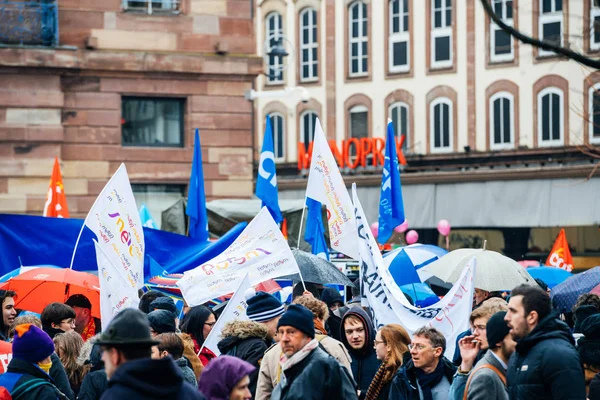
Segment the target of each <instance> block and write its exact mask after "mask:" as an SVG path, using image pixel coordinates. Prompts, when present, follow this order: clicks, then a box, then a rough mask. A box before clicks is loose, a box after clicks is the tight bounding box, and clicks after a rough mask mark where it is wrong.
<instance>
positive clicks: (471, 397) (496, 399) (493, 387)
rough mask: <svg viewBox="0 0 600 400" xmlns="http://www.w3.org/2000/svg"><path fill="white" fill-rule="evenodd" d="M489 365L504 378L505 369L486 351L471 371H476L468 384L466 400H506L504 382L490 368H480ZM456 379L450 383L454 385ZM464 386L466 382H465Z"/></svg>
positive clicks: (506, 394)
mask: <svg viewBox="0 0 600 400" xmlns="http://www.w3.org/2000/svg"><path fill="white" fill-rule="evenodd" d="M485 364H490V365H492V366H494V367H496V368H497V369H498V371H500V372H501V373H503V374H504V376H505V377H506V369H504V367H503V366H502V364H500V361H498V359H497V358H496V357H495V356H494V355H493V353H492V352H491V351H490V350H488V351H487V353H485V356H483V358H482V359H481V361H479V362H478V363H477V364H475V366H474V367H473V371H475V370H476V369H477V371H476V372H475V375H473V377H472V378H470V379H471V383H469V389H468V393H467V399H468V400H488V399H489V400H508V390H507V388H506V385H504V382H502V379H501V378H500V376H498V374H497V373H496V372H495V371H493V370H492V369H490V368H480V369H478V368H479V367H481V366H482V365H485ZM456 379H457V378H455V380H454V382H452V385H454V384H455V383H456ZM465 384H466V382H465ZM464 388H465V387H464V386H463V392H462V393H461V396H460V399H461V400H462V398H463V395H464Z"/></svg>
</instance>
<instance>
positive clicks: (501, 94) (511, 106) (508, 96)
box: [489, 92, 515, 150]
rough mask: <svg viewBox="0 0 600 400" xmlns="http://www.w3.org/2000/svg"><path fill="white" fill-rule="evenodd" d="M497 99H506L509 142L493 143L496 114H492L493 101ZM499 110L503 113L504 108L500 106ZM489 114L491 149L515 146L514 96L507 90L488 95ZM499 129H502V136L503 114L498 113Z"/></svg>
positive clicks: (508, 148) (504, 148)
mask: <svg viewBox="0 0 600 400" xmlns="http://www.w3.org/2000/svg"><path fill="white" fill-rule="evenodd" d="M499 99H508V112H509V113H510V115H509V124H510V127H509V128H510V142H509V143H495V142H494V137H495V132H494V119H495V118H496V115H495V114H494V102H495V101H496V100H499ZM500 112H502V113H504V112H505V110H504V108H503V107H500ZM489 113H490V114H489V115H490V149H491V150H510V149H514V148H515V98H514V96H513V95H512V94H511V93H509V92H498V93H496V94H494V95H493V96H492V97H490V104H489ZM500 126H501V128H500V130H501V131H502V132H501V133H502V135H501V136H504V134H503V133H504V129H503V128H504V115H500Z"/></svg>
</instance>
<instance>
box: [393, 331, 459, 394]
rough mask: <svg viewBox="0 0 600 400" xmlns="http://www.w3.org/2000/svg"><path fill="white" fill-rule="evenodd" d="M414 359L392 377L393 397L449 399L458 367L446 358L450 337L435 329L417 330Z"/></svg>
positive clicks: (414, 340) (412, 355)
mask: <svg viewBox="0 0 600 400" xmlns="http://www.w3.org/2000/svg"><path fill="white" fill-rule="evenodd" d="M409 349H410V355H411V359H410V360H409V361H408V362H407V363H406V364H405V365H404V366H403V367H402V369H401V370H400V372H399V373H397V374H396V376H395V377H394V379H393V380H392V385H391V388H390V395H389V398H390V399H407V400H447V399H449V393H450V385H451V384H452V380H453V376H454V372H455V371H456V367H455V366H454V365H452V363H451V362H450V361H449V360H448V359H446V357H444V351H445V350H446V338H445V337H444V335H443V334H442V333H441V332H440V331H438V330H437V329H435V328H431V327H422V328H420V329H418V330H416V331H415V332H414V333H413V339H412V343H411V344H410V345H409Z"/></svg>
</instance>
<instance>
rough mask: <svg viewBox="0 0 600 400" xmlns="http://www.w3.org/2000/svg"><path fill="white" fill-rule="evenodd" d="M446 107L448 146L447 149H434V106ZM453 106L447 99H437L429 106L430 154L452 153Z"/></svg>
mask: <svg viewBox="0 0 600 400" xmlns="http://www.w3.org/2000/svg"><path fill="white" fill-rule="evenodd" d="M439 104H447V105H448V107H449V108H448V119H449V121H448V128H449V129H450V132H449V140H450V142H449V144H448V146H447V147H435V106H437V105H439ZM453 107H454V104H453V102H452V100H450V99H449V98H448V97H438V98H436V99H435V100H433V101H432V102H431V103H430V104H429V139H430V141H429V143H430V146H429V147H430V149H429V150H430V151H431V153H436V154H437V153H452V152H453V149H454V108H453Z"/></svg>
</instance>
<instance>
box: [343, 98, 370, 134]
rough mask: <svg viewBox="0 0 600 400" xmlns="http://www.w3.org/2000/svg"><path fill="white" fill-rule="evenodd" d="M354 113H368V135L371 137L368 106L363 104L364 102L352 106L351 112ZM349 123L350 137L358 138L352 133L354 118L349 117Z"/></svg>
mask: <svg viewBox="0 0 600 400" xmlns="http://www.w3.org/2000/svg"><path fill="white" fill-rule="evenodd" d="M354 113H367V136H366V137H369V130H370V129H369V128H370V127H369V108H368V107H367V106H363V105H362V104H359V105H356V106H354V107H352V108H351V109H350V114H354ZM348 125H349V128H350V129H349V133H350V138H357V139H358V137H355V136H353V135H352V118H348Z"/></svg>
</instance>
